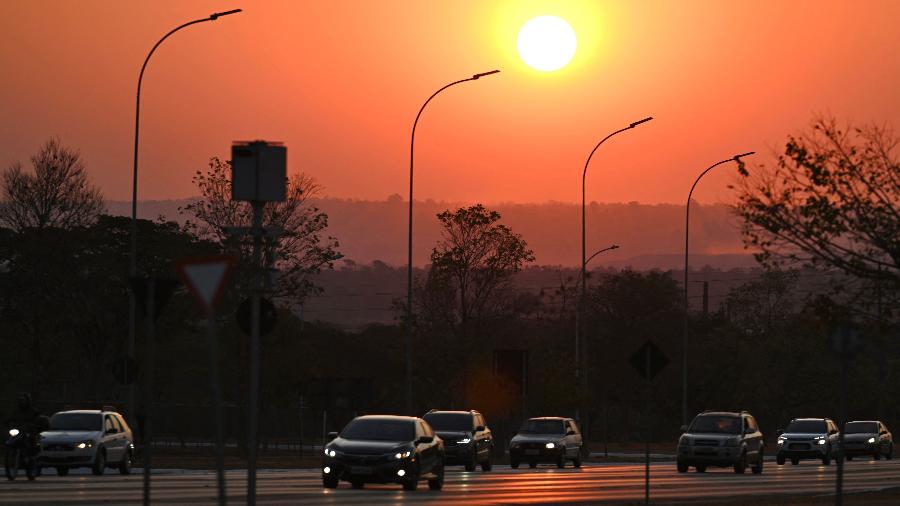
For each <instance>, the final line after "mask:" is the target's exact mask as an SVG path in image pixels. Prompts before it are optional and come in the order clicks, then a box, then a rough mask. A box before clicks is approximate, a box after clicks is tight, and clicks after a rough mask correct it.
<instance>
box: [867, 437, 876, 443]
mask: <svg viewBox="0 0 900 506" xmlns="http://www.w3.org/2000/svg"><path fill="white" fill-rule="evenodd" d="M867 442H868V443H869V444H872V443H874V442H875V438H874V437H870V438H869V440H868V441H867Z"/></svg>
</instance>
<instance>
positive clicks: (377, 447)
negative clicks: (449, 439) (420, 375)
mask: <svg viewBox="0 0 900 506" xmlns="http://www.w3.org/2000/svg"><path fill="white" fill-rule="evenodd" d="M334 436H336V437H335V439H333V440H332V441H331V442H330V443H328V444H327V445H325V458H324V460H323V462H322V485H323V486H324V487H325V488H336V487H337V486H338V483H339V482H340V481H341V480H344V481H349V482H350V483H351V484H352V485H353V488H362V487H363V486H364V484H366V483H399V484H401V485H403V489H404V490H410V491H411V490H415V489H416V487H417V486H418V484H419V481H420V480H428V488H430V489H432V490H440V489H441V487H443V486H444V443H443V441H441V438H439V437H437V436H435V434H434V430H432V428H431V426H430V425H428V422H426V421H425V420H422V419H421V418H415V417H409V416H391V415H367V416H360V417H357V418H354V419H353V420H352V421H351V422H350V423H348V424H347V426H346V427H344V430H343V431H341V433H340V435H337V434H334Z"/></svg>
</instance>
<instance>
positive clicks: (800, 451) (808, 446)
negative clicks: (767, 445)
mask: <svg viewBox="0 0 900 506" xmlns="http://www.w3.org/2000/svg"><path fill="white" fill-rule="evenodd" d="M827 452H828V444H818V443H817V442H816V441H810V442H805V441H804V442H795V441H785V442H784V444H781V445H778V450H777V453H778V454H779V455H783V456H784V457H785V458H788V459H792V458H798V459H801V458H807V459H821V458H823V457H824V456H825V455H826V453H827Z"/></svg>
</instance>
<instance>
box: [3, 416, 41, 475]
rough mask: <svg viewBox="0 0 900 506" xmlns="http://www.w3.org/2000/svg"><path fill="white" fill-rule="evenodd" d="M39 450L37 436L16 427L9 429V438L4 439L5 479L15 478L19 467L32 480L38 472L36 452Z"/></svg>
mask: <svg viewBox="0 0 900 506" xmlns="http://www.w3.org/2000/svg"><path fill="white" fill-rule="evenodd" d="M40 451H41V447H40V443H39V442H38V441H37V438H36V437H35V436H34V435H32V434H29V433H28V432H25V431H21V430H19V429H16V428H12V429H10V430H9V439H7V440H6V458H5V460H4V464H5V471H6V479H8V480H15V479H16V475H18V474H19V469H23V470H24V471H25V476H26V477H28V479H29V480H34V479H35V478H37V477H38V475H39V474H40V465H39V464H38V454H39V453H40Z"/></svg>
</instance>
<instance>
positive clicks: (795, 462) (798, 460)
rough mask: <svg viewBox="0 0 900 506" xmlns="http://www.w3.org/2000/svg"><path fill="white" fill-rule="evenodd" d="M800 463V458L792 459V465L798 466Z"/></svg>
mask: <svg viewBox="0 0 900 506" xmlns="http://www.w3.org/2000/svg"><path fill="white" fill-rule="evenodd" d="M799 463H800V459H791V465H794V466H796V465H797V464H799Z"/></svg>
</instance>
